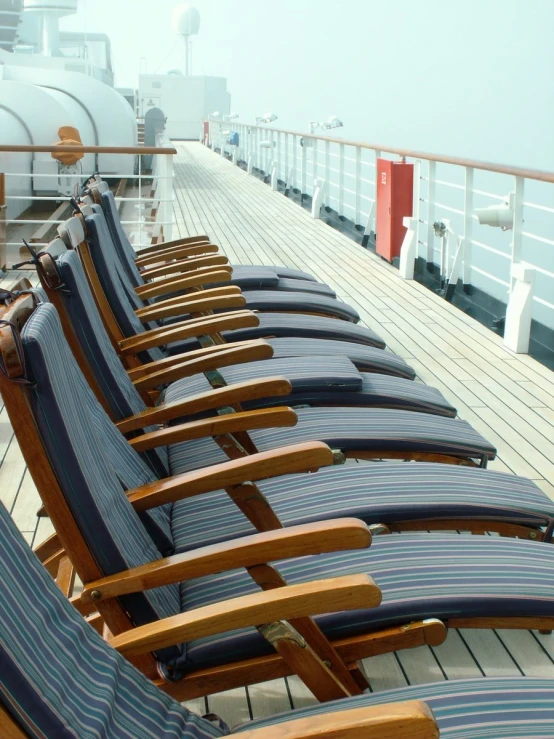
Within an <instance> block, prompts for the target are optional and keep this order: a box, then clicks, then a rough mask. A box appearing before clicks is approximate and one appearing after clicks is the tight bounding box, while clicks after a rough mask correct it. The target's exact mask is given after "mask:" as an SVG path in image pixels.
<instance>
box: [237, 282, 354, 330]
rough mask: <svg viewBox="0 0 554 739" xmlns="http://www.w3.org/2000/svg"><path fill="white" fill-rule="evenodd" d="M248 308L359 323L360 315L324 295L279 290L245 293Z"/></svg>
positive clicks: (346, 304) (342, 303)
mask: <svg viewBox="0 0 554 739" xmlns="http://www.w3.org/2000/svg"><path fill="white" fill-rule="evenodd" d="M244 297H245V299H246V306H247V307H248V308H250V309H251V310H259V311H281V312H283V311H285V312H286V311H294V312H297V313H302V312H304V313H324V314H325V315H328V316H335V317H336V318H340V319H341V320H343V321H351V322H352V323H358V321H359V320H360V314H359V313H358V311H357V310H355V309H354V308H352V307H351V306H350V305H348V303H344V302H343V301H342V300H338V299H336V298H329V297H327V296H324V295H314V294H313V293H301V292H279V291H278V290H248V291H247V292H245V294H244Z"/></svg>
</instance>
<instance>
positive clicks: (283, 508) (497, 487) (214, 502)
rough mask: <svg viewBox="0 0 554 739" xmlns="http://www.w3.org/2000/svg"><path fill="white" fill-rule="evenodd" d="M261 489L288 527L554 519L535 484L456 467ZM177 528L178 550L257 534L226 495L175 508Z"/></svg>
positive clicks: (351, 471) (353, 474)
mask: <svg viewBox="0 0 554 739" xmlns="http://www.w3.org/2000/svg"><path fill="white" fill-rule="evenodd" d="M258 485H259V487H260V488H261V490H262V491H263V493H264V495H265V496H266V497H267V499H268V501H269V503H270V505H271V507H272V508H273V510H274V511H275V512H276V513H277V516H278V517H279V519H280V520H281V522H282V523H283V525H284V526H294V525H298V524H304V523H308V522H311V521H322V520H326V519H329V518H341V517H343V516H346V517H348V516H353V517H355V518H361V519H362V520H364V521H366V522H367V523H368V524H374V523H393V522H396V521H408V520H420V521H421V520H433V519H443V520H444V519H445V518H453V519H469V520H495V521H506V522H511V523H519V524H522V525H529V526H535V527H543V526H546V525H548V523H550V521H552V520H553V519H554V502H553V501H552V500H551V499H550V498H549V497H548V495H546V493H543V491H542V490H540V488H538V487H537V486H536V485H535V483H534V482H533V481H532V480H527V479H525V478H524V477H516V476H515V475H508V474H506V473H503V472H493V471H491V470H481V469H476V468H471V467H458V466H456V465H444V464H430V463H424V462H418V463H417V464H410V465H406V464H390V463H389V464H355V465H347V466H344V467H331V468H326V469H322V470H320V471H319V472H318V473H317V474H313V475H286V476H284V477H279V478H275V479H272V480H265V481H263V482H260V483H258ZM207 521H209V526H208V525H207V523H206V522H207ZM171 531H172V535H173V540H174V542H175V549H176V551H184V550H187V549H194V548H196V547H199V546H208V545H210V544H216V543H219V542H221V541H227V540H229V539H233V538H237V537H240V536H249V535H250V534H253V533H255V530H254V527H253V526H252V524H251V523H250V522H249V521H248V519H247V518H246V517H245V516H244V514H243V513H242V512H241V511H240V510H239V509H238V508H237V507H236V506H235V504H234V503H233V502H232V501H231V499H230V498H229V496H228V495H227V494H226V493H225V492H224V491H220V492H214V493H210V494H209V495H202V496H196V497H194V498H187V499H186V500H181V501H179V502H178V503H176V504H175V505H174V506H173V510H172V515H171Z"/></svg>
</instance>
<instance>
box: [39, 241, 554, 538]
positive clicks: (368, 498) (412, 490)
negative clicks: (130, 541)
mask: <svg viewBox="0 0 554 739" xmlns="http://www.w3.org/2000/svg"><path fill="white" fill-rule="evenodd" d="M50 256H51V255H50V253H49V252H47V253H45V254H43V255H42V256H41V257H39V260H38V265H37V266H38V271H39V274H41V279H42V280H43V282H44V285H45V288H46V290H47V292H48V294H49V295H50V297H51V298H52V300H53V301H54V304H55V305H56V307H57V308H58V312H59V315H60V318H61V322H62V326H63V328H64V333H65V337H66V339H67V341H68V343H69V345H70V347H71V350H72V352H73V355H74V357H75V358H76V359H77V362H78V364H79V367H80V369H81V371H82V372H83V374H84V376H85V378H86V379H87V381H88V383H89V385H90V386H91V388H92V389H93V391H94V392H95V395H96V397H97V399H98V400H99V401H100V403H101V404H102V405H103V406H104V408H105V409H106V411H107V413H108V415H110V417H111V418H112V419H113V420H114V421H116V422H123V423H124V422H125V419H128V418H130V417H131V416H136V415H137V414H140V413H142V412H144V411H146V410H147V408H146V405H145V404H144V402H143V401H142V400H141V398H140V397H139V396H138V392H137V389H136V388H137V384H133V382H132V381H131V378H130V376H129V374H128V373H127V372H126V371H125V370H124V369H123V367H122V365H121V364H120V363H119V362H118V361H117V356H116V354H115V351H114V349H113V346H112V345H111V344H110V341H109V338H108V336H107V334H106V332H105V330H104V328H103V326H102V324H101V321H100V317H99V315H98V312H97V310H96V306H95V304H94V300H93V298H92V295H91V292H90V289H89V287H88V284H87V282H86V279H85V276H84V274H83V271H82V268H81V265H80V262H79V259H78V256H77V254H76V253H75V252H64V251H62V253H61V255H60V257H59V259H58V261H57V264H56V265H54V264H53V262H52V259H51V258H50ZM43 264H44V270H43V267H42V265H43ZM138 384H139V386H140V382H139V383H138ZM206 385H207V386H208V387H210V385H209V383H208V382H207V381H206ZM171 387H172V386H170V388H169V391H168V393H166V397H167V395H168V394H169V393H171ZM251 387H252V391H254V389H255V386H251ZM264 387H266V385H264ZM204 389H205V386H204V385H201V386H200V388H199V390H201V391H202V390H204ZM256 391H258V392H261V394H263V392H264V390H263V387H262V388H259V387H258V388H256ZM239 392H242V393H244V395H245V396H246V394H247V389H246V387H244V388H243V389H242V390H240V389H239ZM293 399H294V395H293V394H292V395H289V396H288V398H287V400H288V401H289V402H291V400H293ZM182 400H183V398H182V397H181V401H182ZM210 400H211V399H210V392H209V391H208V392H207V393H205V394H203V393H202V392H200V393H199V394H198V395H197V397H196V398H195V399H192V398H191V397H188V399H187V400H186V403H187V404H188V406H187V405H185V407H184V409H183V410H181V411H180V410H179V409H178V407H176V408H175V407H174V413H175V417H179V416H181V415H182V413H183V412H185V409H187V407H188V410H187V415H189V416H192V415H195V413H196V415H197V414H198V413H202V412H207V411H209V410H210V409H213V403H212V402H210ZM277 400H281V402H282V400H283V398H282V396H278V398H276V399H275V402H277ZM265 401H267V398H264V399H262V400H260V401H253V400H250V401H247V402H245V403H241V404H240V405H238V404H237V405H235V406H234V407H235V410H237V411H241V410H242V409H243V408H244V407H249V405H250V404H252V403H253V402H265ZM173 402H177V403H178V402H179V401H178V400H177V401H173ZM219 402H220V403H225V402H226V401H225V400H224V399H223V400H220V401H219ZM227 402H228V401H227ZM195 409H196V411H195ZM162 410H163V405H159V404H158V405H157V411H158V412H161V411H162ZM167 419H168V420H169V419H170V416H169V415H168V416H167ZM166 422H167V421H166ZM141 431H142V430H141ZM244 441H246V442H248V439H247V440H244V439H243V442H244ZM145 455H146V458H147V460H148V462H149V464H150V465H151V466H152V468H153V469H154V471H155V472H156V473H157V474H158V475H160V476H161V477H165V476H166V475H167V474H168V467H167V461H168V460H167V459H165V458H162V457H161V456H160V455H159V453H158V452H157V451H156V450H155V449H153V450H149V451H147V452H145ZM337 486H340V488H341V490H342V493H341V497H340V501H341V511H342V515H351V514H352V513H354V514H355V515H356V516H358V517H360V518H362V519H363V520H365V521H366V522H367V523H370V524H381V523H384V524H386V525H387V526H388V527H389V528H393V529H398V528H400V529H402V530H407V529H410V528H412V529H414V528H423V529H434V528H441V529H444V528H446V527H447V522H448V526H451V527H452V528H454V529H458V528H468V529H471V530H473V531H485V530H487V529H486V526H487V522H489V525H490V526H491V527H492V529H494V530H497V531H502V532H503V533H504V534H512V535H518V536H528V537H529V538H538V539H541V538H542V537H543V531H546V530H548V529H549V525H550V520H551V519H552V517H554V503H553V502H552V501H551V499H550V498H549V497H548V496H547V495H546V494H545V493H544V492H542V491H541V490H540V489H539V488H538V487H537V486H536V485H535V484H534V483H533V482H531V481H530V480H526V479H524V478H521V477H516V476H514V475H506V474H502V473H500V474H499V473H490V472H477V471H476V470H470V469H460V470H453V469H452V468H451V467H450V466H446V465H440V467H436V466H434V465H431V466H430V465H426V464H425V463H420V464H418V465H417V466H414V465H409V466H404V465H402V466H399V465H390V464H387V465H381V466H380V467H379V468H375V467H369V468H368V467H367V466H363V467H360V466H358V465H356V466H348V467H347V468H341V469H340V470H337V471H336V473H335V472H333V471H331V470H326V471H325V472H324V473H322V474H321V475H320V476H318V479H317V481H316V480H314V479H311V480H310V481H309V482H308V484H306V481H303V480H302V479H300V480H298V479H294V480H287V481H286V482H283V481H274V483H273V484H269V485H268V490H267V491H265V496H266V498H267V499H268V500H269V502H270V504H271V506H272V507H273V508H275V509H277V510H278V511H282V513H278V515H279V516H280V517H281V516H284V518H285V519H288V520H289V522H291V523H292V522H294V521H295V518H297V517H299V516H300V518H298V521H305V520H306V516H310V515H312V516H315V515H316V512H317V516H318V517H319V518H321V517H322V516H324V515H334V514H335V511H336V506H338V505H339V503H338V501H337V499H336V496H335V495H334V491H335V490H336V488H337ZM316 488H317V489H316ZM295 491H296V492H295ZM301 493H305V495H306V497H304V494H301ZM198 507H201V506H199V502H198V501H195V502H194V503H193V504H192V505H190V507H189V510H188V516H187V517H190V518H192V517H195V518H198V515H197V512H195V511H197V509H198ZM214 508H215V509H216V510H217V511H218V515H219V514H221V515H220V516H219V517H220V519H221V520H220V524H219V525H218V526H217V527H214V531H217V532H218V535H219V536H221V537H222V539H225V538H229V536H230V535H231V532H234V531H237V527H238V531H241V534H237V535H242V534H246V533H251V530H250V529H249V526H248V522H247V520H246V519H244V517H242V516H241V515H240V513H238V511H236V509H234V507H233V505H232V504H231V503H230V501H228V500H227V499H226V497H225V495H223V496H222V498H221V496H220V499H219V500H218V503H217V505H214ZM203 510H204V512H205V509H203ZM237 514H238V515H237ZM202 515H203V514H202ZM453 516H457V518H452V517H453ZM399 517H400V519H399ZM313 520H315V518H314V519H313ZM492 529H489V530H492ZM183 531H184V533H185V539H186V540H191V541H192V540H194V537H193V536H192V534H191V527H190V525H188V526H186V527H184V529H183ZM196 535H197V536H201V537H206V532H205V531H202V527H200V528H199V529H198V530H197V531H196Z"/></svg>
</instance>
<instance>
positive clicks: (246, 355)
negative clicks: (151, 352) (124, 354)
mask: <svg viewBox="0 0 554 739" xmlns="http://www.w3.org/2000/svg"><path fill="white" fill-rule="evenodd" d="M211 348H212V347H208V349H211ZM217 348H218V349H222V350H223V351H219V352H206V353H205V354H204V355H203V356H199V357H197V358H196V359H190V360H189V359H188V358H187V359H186V361H183V356H182V355H178V357H177V359H178V362H173V363H172V364H171V365H169V366H168V367H167V368H166V369H160V370H158V371H157V372H152V373H151V374H147V373H143V376H142V377H139V378H138V379H137V380H133V384H134V386H135V387H136V389H137V390H152V389H154V388H157V387H159V386H160V385H167V384H169V383H170V382H175V381H176V380H180V379H181V378H182V377H191V376H192V375H196V374H198V373H200V372H213V371H214V370H218V369H221V368H222V367H229V366H233V365H236V364H243V363H244V362H259V361H261V360H263V359H271V357H272V356H273V347H272V346H271V345H270V344H268V343H267V342H265V341H264V340H263V339H260V343H258V344H250V345H249V344H247V343H246V344H243V345H239V346H237V345H236V344H218V345H217ZM203 351H205V350H204V349H200V350H199V351H198V352H191V353H194V354H199V353H200V352H203ZM185 356H186V355H185ZM161 362H165V359H162V360H160V362H154V363H153V364H160V363H161ZM148 366H149V365H146V367H148ZM140 369H143V368H142V367H141V368H140Z"/></svg>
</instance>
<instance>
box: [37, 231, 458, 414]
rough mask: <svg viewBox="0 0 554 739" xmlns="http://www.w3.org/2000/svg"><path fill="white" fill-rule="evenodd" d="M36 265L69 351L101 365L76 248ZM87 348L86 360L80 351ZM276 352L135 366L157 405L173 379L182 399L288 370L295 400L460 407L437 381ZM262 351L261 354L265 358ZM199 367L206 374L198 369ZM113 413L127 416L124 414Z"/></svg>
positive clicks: (259, 348)
mask: <svg viewBox="0 0 554 739" xmlns="http://www.w3.org/2000/svg"><path fill="white" fill-rule="evenodd" d="M36 266H37V270H38V273H39V276H40V279H41V283H42V285H43V288H44V289H45V291H46V292H47V295H48V297H49V299H50V300H51V301H52V302H53V303H54V304H55V305H56V307H57V308H58V311H59V313H60V315H61V318H62V324H63V326H64V331H65V334H66V337H67V339H68V342H69V344H70V346H71V347H72V351H73V353H74V354H75V355H76V356H77V359H78V361H79V365H80V366H81V369H82V370H83V372H85V374H87V370H86V368H85V361H86V362H88V364H89V365H90V366H91V367H93V366H94V367H98V365H99V364H101V363H103V358H104V359H105V355H106V353H107V352H108V351H109V353H110V354H113V352H114V347H113V346H111V344H110V339H108V337H107V335H106V332H105V329H104V328H103V326H102V322H101V318H100V316H99V314H98V310H97V306H96V304H95V302H94V299H93V297H92V294H91V291H90V287H89V285H88V283H87V280H86V277H85V275H84V271H83V267H82V265H81V262H80V260H79V257H78V256H77V254H76V252H74V251H66V249H65V247H64V245H63V242H61V240H60V239H57V240H56V241H54V242H52V243H51V244H50V245H49V246H48V248H47V249H45V250H44V251H43V252H41V254H40V255H39V256H38V257H37V260H36ZM68 324H70V325H69V326H68ZM121 338H122V337H120V339H121ZM120 339H119V340H120ZM117 340H118V339H117V338H116V341H117ZM99 344H101V346H98V345H99ZM106 344H108V345H109V349H106ZM83 353H84V354H85V355H86V360H85V358H84V357H83V358H80V357H79V356H78V355H79V354H83ZM272 353H273V352H272V347H271V346H270V345H269V344H267V342H264V341H263V340H260V339H258V340H255V341H252V342H244V343H240V344H234V345H230V346H227V345H221V346H216V347H208V348H206V349H204V350H200V351H199V352H197V353H196V354H192V355H190V354H185V355H184V356H182V357H178V356H175V357H173V358H171V359H170V360H169V361H168V360H161V361H158V362H153V363H145V364H144V365H141V366H139V367H137V368H136V369H135V370H134V371H133V382H134V383H135V387H136V388H137V390H138V391H140V392H141V393H142V394H143V397H144V399H145V401H146V402H147V404H149V405H153V403H154V401H155V400H157V399H158V398H157V392H156V391H157V389H158V388H162V387H166V386H167V385H168V383H171V385H170V388H169V389H168V392H171V393H172V395H173V396H174V398H175V399H177V397H178V398H179V399H182V398H185V397H187V396H189V395H191V394H197V393H200V392H206V391H208V390H209V389H210V388H211V387H215V386H217V387H220V386H223V385H233V384H235V383H236V382H246V381H256V380H258V379H263V378H264V377H266V376H267V375H268V374H270V375H276V374H283V375H285V376H286V377H287V379H288V380H289V381H290V383H291V386H292V393H291V396H290V398H289V403H290V404H291V405H311V406H334V405H340V406H360V407H379V408H398V409H403V410H415V411H421V412H424V413H433V414H435V415H444V416H450V417H454V416H455V415H456V409H455V408H454V407H453V406H452V405H451V404H450V403H448V401H447V400H446V399H445V398H444V397H443V395H442V394H441V393H440V392H439V391H438V390H436V389H435V388H432V387H429V386H427V385H423V384H422V383H413V382H410V381H409V380H406V379H403V378H396V377H390V376H388V375H384V376H382V375H377V374H369V373H364V374H361V373H360V372H358V370H357V369H356V368H355V367H354V366H353V364H352V363H351V362H350V360H348V359H347V358H346V357H324V356H321V357H320V356H315V357H313V358H311V359H310V360H308V358H302V357H300V358H293V357H290V358H287V359H281V360H272V361H268V360H270V359H271V356H272ZM262 358H263V360H264V361H260V360H261V359H262ZM122 361H125V358H124V357H122ZM202 371H204V373H205V374H199V373H200V372H202ZM95 374H96V375H97V376H98V375H100V376H99V377H98V379H99V380H100V379H101V377H102V376H103V375H105V374H106V370H105V369H102V368H101V367H100V368H98V370H97V371H96V373H95ZM185 378H186V379H185ZM177 380H178V381H179V382H178V384H177V385H175V381H177ZM152 394H154V395H152ZM272 402H273V403H274V404H281V403H282V398H275V399H271V398H268V397H267V398H263V399H262V398H259V399H258V400H254V399H253V400H252V401H251V402H250V403H248V404H247V405H246V406H245V407H247V408H254V407H268V406H269V405H271V403H272ZM115 418H116V420H118V421H120V420H122V418H121V416H116V417H115Z"/></svg>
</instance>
